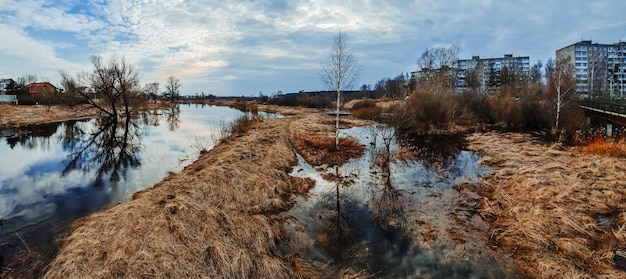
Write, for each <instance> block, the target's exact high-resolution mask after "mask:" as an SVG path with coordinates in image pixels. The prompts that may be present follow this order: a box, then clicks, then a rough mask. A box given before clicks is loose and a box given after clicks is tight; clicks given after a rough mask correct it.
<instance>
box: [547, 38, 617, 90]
mask: <svg viewBox="0 0 626 279" xmlns="http://www.w3.org/2000/svg"><path fill="white" fill-rule="evenodd" d="M556 59H557V63H563V62H567V63H570V64H571V65H572V66H573V68H574V73H573V75H574V78H575V79H576V93H579V94H589V95H590V96H591V97H594V96H597V95H600V94H603V93H608V95H610V96H612V97H626V94H625V93H626V42H618V43H614V44H599V43H593V42H592V41H590V40H586V41H585V40H583V41H580V42H577V43H574V44H571V45H568V46H566V47H563V48H561V49H558V50H557V51H556Z"/></svg>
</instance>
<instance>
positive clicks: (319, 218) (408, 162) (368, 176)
mask: <svg viewBox="0 0 626 279" xmlns="http://www.w3.org/2000/svg"><path fill="white" fill-rule="evenodd" d="M341 135H342V136H347V137H353V138H356V139H358V140H359V141H360V143H361V144H363V145H364V146H365V147H366V148H365V152H364V155H363V156H362V157H361V158H357V159H351V160H350V161H349V162H348V163H347V164H345V165H343V166H341V167H338V168H337V167H326V166H322V167H316V168H315V167H312V166H311V165H309V164H308V163H307V162H306V161H305V160H304V159H303V158H302V157H301V156H298V160H299V164H298V166H296V167H295V168H294V169H293V171H292V173H291V175H292V176H296V177H303V178H310V179H313V180H314V181H315V187H314V188H313V189H312V190H311V191H310V192H309V195H308V196H307V197H302V198H299V199H298V202H297V203H296V205H295V206H294V207H293V208H292V209H291V210H290V211H289V212H287V213H286V214H287V215H289V216H291V217H292V218H293V219H292V221H291V222H290V223H289V224H288V225H287V226H286V230H287V231H288V232H289V233H290V235H291V238H292V241H291V243H289V244H288V245H285V246H284V247H282V248H283V251H284V252H286V253H297V254H299V255H300V256H301V257H302V258H303V259H304V260H306V261H312V262H318V263H329V262H333V263H335V264H338V265H339V266H342V267H343V268H352V269H356V270H365V271H367V273H368V274H371V275H373V276H374V277H377V278H515V277H516V275H515V274H511V273H510V272H507V271H506V270H504V268H503V267H501V266H500V265H499V264H498V263H497V262H496V261H495V259H493V258H491V257H490V256H489V255H488V253H483V252H487V251H486V250H488V248H486V247H484V244H481V243H472V242H474V241H473V240H472V239H467V240H459V239H456V240H454V239H451V238H449V237H446V236H444V235H443V234H448V233H447V231H452V233H453V231H454V230H466V228H464V227H463V226H461V225H459V224H457V223H456V221H455V220H453V219H454V218H457V219H458V217H457V216H455V215H454V214H452V213H451V212H452V211H455V210H459V211H460V212H462V211H464V210H468V211H469V210H470V209H469V208H462V206H457V204H463V203H464V201H463V200H462V199H463V198H464V197H466V196H464V195H462V194H460V191H457V190H456V188H457V187H459V186H460V185H462V184H465V185H472V184H475V183H477V182H480V181H481V180H482V177H483V176H485V175H487V174H488V173H489V169H488V168H486V167H485V166H482V165H481V164H480V157H479V156H478V155H477V154H474V153H472V152H469V151H467V150H465V149H466V146H465V141H464V137H463V136H462V135H452V136H439V137H421V138H414V139H417V140H416V142H413V143H407V145H410V146H411V147H412V148H413V151H416V154H417V156H410V157H406V156H402V154H403V152H402V150H401V148H400V146H399V145H398V144H397V139H396V136H395V133H394V131H393V130H392V129H391V128H389V127H384V126H379V127H376V126H369V127H356V128H351V129H346V130H342V131H341ZM462 214H464V216H463V217H461V218H464V221H465V222H468V223H471V222H480V220H477V219H479V218H478V217H476V218H472V217H471V216H469V215H467V214H465V213H462ZM470 215H472V214H471V213H470ZM473 215H474V216H476V215H475V214H473ZM423 220H425V221H423ZM433 223H436V224H433ZM424 226H429V227H431V228H435V229H429V230H430V231H437V232H439V233H440V235H435V236H433V238H439V239H438V241H434V242H431V243H430V245H421V244H420V242H423V241H420V239H423V238H424V234H423V232H424V231H427V232H429V230H423V228H422V227H424ZM437 228H442V229H439V230H437ZM441 232H444V233H441ZM475 233H476V234H482V232H481V231H477V232H475ZM435 234H437V233H435ZM476 238H482V236H480V235H476ZM466 241H467V242H470V243H466ZM470 246H471V247H472V248H471V249H469V248H468V249H465V247H470ZM458 247H462V248H461V249H458Z"/></svg>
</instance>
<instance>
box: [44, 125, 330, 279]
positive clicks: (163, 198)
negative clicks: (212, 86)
mask: <svg viewBox="0 0 626 279" xmlns="http://www.w3.org/2000/svg"><path fill="white" fill-rule="evenodd" d="M287 123H288V120H287V119H266V120H263V121H253V122H250V123H248V124H249V128H250V129H249V130H248V132H246V133H242V134H238V135H233V136H231V137H230V138H229V139H228V144H220V145H218V146H216V147H215V148H213V149H211V150H210V151H209V152H207V153H206V154H204V155H202V156H201V157H200V158H199V159H198V161H196V162H195V163H194V164H192V165H190V166H188V167H186V168H185V169H184V170H183V171H182V172H180V173H176V174H172V175H170V176H168V177H167V178H166V179H164V180H163V181H162V182H160V183H159V184H157V185H156V186H154V187H153V188H150V189H147V190H144V191H142V192H140V193H137V194H135V195H134V196H133V200H132V201H129V202H126V203H122V204H118V205H116V206H113V207H111V208H109V209H107V210H104V211H101V212H98V213H95V214H92V215H90V216H88V217H85V218H83V219H82V220H80V221H79V222H77V223H76V224H75V225H74V227H73V229H72V231H71V232H70V234H69V236H68V237H67V238H66V240H65V243H64V245H63V247H62V248H61V250H60V252H59V254H58V256H57V257H56V258H55V260H54V261H53V262H52V263H51V264H50V265H49V268H48V270H47V272H46V274H45V275H44V278H87V277H88V278H94V277H95V278H104V277H106V278H111V277H114V278H146V277H149V278H315V277H318V275H317V274H315V273H313V272H312V271H311V268H310V267H309V265H308V264H306V263H303V262H301V261H300V260H299V259H298V258H297V257H295V256H286V257H284V256H281V255H280V254H279V252H278V248H277V243H279V242H280V241H281V240H282V239H283V237H284V236H283V234H282V232H281V227H282V226H281V225H280V222H279V219H278V218H277V217H276V216H275V215H274V213H275V212H278V211H280V210H284V209H286V208H289V207H290V206H291V204H292V203H293V200H292V197H293V196H294V195H296V194H304V193H306V192H307V191H308V189H309V188H310V187H311V186H312V183H311V182H310V181H308V180H304V179H299V178H294V177H291V176H289V175H288V172H289V170H290V167H291V166H292V165H293V164H295V163H296V158H295V154H294V152H293V150H292V149H291V146H290V144H289V136H288V132H287V129H285V127H286V126H287V125H288V124H287Z"/></svg>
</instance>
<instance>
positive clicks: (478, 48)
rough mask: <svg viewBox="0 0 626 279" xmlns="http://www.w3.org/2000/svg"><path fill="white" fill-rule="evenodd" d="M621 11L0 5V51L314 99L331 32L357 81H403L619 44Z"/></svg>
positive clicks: (141, 1) (575, 4)
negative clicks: (508, 57) (467, 61)
mask: <svg viewBox="0 0 626 279" xmlns="http://www.w3.org/2000/svg"><path fill="white" fill-rule="evenodd" d="M624 9H626V2H619V1H617V2H614V3H607V2H606V1H605V2H601V1H582V0H576V1H566V0H560V1H539V2H538V1H532V0H520V1H515V2H507V1H493V0H472V1H451V0H440V1H428V0H403V1H392V2H389V1H386V2H385V1H373V0H353V1H343V2H341V1H339V2H337V1H331V0H317V1H312V0H291V1H285V0H281V1H270V0H260V1H239V0H223V1H191V0H172V1H169V0H167V1H166V0H110V1H95V2H86V1H79V0H61V1H46V0H24V1H20V2H19V3H17V2H16V1H13V0H4V3H3V5H0V24H3V25H2V27H3V30H2V31H0V32H4V34H6V35H12V36H17V38H18V40H20V41H21V42H23V43H25V46H26V47H22V48H21V49H19V47H17V46H16V45H15V44H14V45H12V46H11V47H0V49H2V50H6V49H7V48H11V51H6V52H5V53H16V52H19V55H21V57H30V56H35V57H38V59H43V60H42V61H46V63H47V64H49V65H50V64H53V63H54V64H58V65H59V67H70V68H71V69H74V68H77V66H78V65H84V64H85V63H86V62H87V61H88V55H86V53H89V54H104V55H108V54H111V53H116V54H118V55H123V56H125V57H126V58H127V59H128V61H131V62H133V63H136V64H137V65H138V68H139V69H140V71H141V72H142V76H143V77H144V78H145V79H149V80H146V81H143V82H151V81H159V82H164V80H165V79H166V78H167V77H168V76H170V75H174V76H176V77H178V78H180V79H181V81H182V82H183V84H185V86H183V88H182V90H183V92H187V91H189V92H199V91H209V87H210V88H211V90H224V91H222V92H212V93H214V94H235V95H237V94H238V93H240V92H250V91H252V90H256V91H258V90H257V89H258V88H266V89H265V90H266V91H268V90H270V88H276V87H281V85H280V84H281V83H285V84H292V85H290V86H289V88H290V89H284V90H285V91H291V90H300V89H302V88H306V89H309V88H310V89H312V90H315V89H320V87H321V86H322V84H321V83H320V82H319V81H318V80H317V75H318V72H319V67H320V64H321V63H323V61H324V59H325V58H326V55H327V52H328V50H329V48H330V42H331V39H332V36H333V34H334V33H336V32H337V31H343V32H345V33H346V34H347V35H348V38H349V42H350V43H351V45H352V46H353V48H354V50H355V54H356V55H358V56H359V58H360V60H361V61H362V63H363V69H364V70H363V73H364V75H365V76H363V77H362V80H364V81H365V82H369V83H373V82H375V81H376V80H378V79H380V78H382V77H385V76H395V75H397V74H398V73H399V72H400V71H410V70H413V69H414V67H415V66H414V65H415V59H416V58H417V57H418V56H419V55H420V54H421V52H422V51H424V50H425V49H426V48H429V47H433V46H448V45H451V44H452V43H457V44H459V45H460V47H461V49H462V52H461V55H462V57H461V58H464V57H469V56H471V55H481V56H483V57H489V56H501V55H502V54H504V53H510V52H514V53H515V54H516V55H530V56H531V59H533V60H535V59H544V60H545V59H547V57H550V56H553V55H554V54H553V53H554V51H555V50H556V49H557V48H560V47H562V46H564V45H566V44H571V43H573V42H575V41H576V40H579V39H581V38H586V39H589V38H593V39H594V40H596V38H597V40H609V41H608V42H613V41H617V40H619V39H620V38H623V37H624V36H625V35H626V34H624V32H625V31H624V30H626V28H624V27H626V26H625V23H624V21H623V20H621V17H622V16H621V14H620V11H623V10H624ZM33 15H36V16H33ZM5 28H7V29H6V30H5ZM59 32H64V34H69V35H70V38H69V39H68V36H58V34H59ZM9 33H10V34H9ZM46 34H47V36H46ZM57 37H58V38H57ZM72 38H73V39H74V40H72ZM603 42H604V41H603ZM20 51H21V52H20ZM31 53H34V55H31ZM77 53H81V54H82V53H84V54H85V55H84V56H85V57H83V58H82V60H79V58H78V57H76V55H77ZM0 55H1V54H0ZM31 60H32V61H33V62H36V61H35V59H30V58H25V60H23V61H29V62H30V61H31ZM12 63H14V62H12ZM15 63H18V62H17V61H15ZM42 64H44V63H34V64H33V67H32V68H33V69H36V71H39V69H45V66H44V65H42ZM48 68H50V67H49V66H48ZM71 69H69V70H71ZM36 71H32V72H36ZM283 77H288V78H289V81H288V82H286V81H285V80H284V79H283ZM251 81H254V82H255V84H251V83H250V82H251Z"/></svg>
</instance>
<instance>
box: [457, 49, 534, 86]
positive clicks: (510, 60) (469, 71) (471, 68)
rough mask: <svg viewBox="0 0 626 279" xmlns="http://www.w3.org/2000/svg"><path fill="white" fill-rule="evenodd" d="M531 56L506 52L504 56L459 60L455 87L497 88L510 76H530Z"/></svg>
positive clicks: (474, 57)
mask: <svg viewBox="0 0 626 279" xmlns="http://www.w3.org/2000/svg"><path fill="white" fill-rule="evenodd" d="M529 74H530V57H528V56H513V54H505V55H504V57H497V58H480V56H473V57H472V59H459V60H457V76H456V84H455V88H456V90H457V91H463V90H465V89H467V88H480V89H483V90H486V89H490V88H497V87H499V86H500V85H502V84H503V82H506V81H507V79H510V78H520V77H528V76H529Z"/></svg>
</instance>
